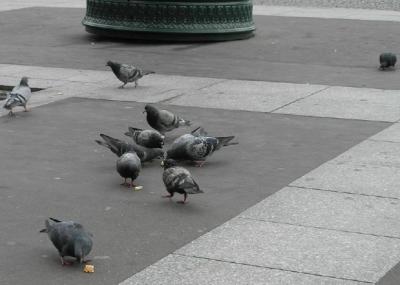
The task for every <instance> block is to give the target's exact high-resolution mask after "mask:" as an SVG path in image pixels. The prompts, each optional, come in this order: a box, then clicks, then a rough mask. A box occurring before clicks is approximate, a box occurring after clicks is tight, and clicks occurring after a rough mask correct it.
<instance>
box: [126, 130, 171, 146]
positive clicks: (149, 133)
mask: <svg viewBox="0 0 400 285" xmlns="http://www.w3.org/2000/svg"><path fill="white" fill-rule="evenodd" d="M125 135H126V136H128V137H131V138H132V139H133V141H134V142H135V143H137V144H138V145H141V146H144V147H148V148H162V147H163V145H164V138H165V136H163V135H161V134H160V133H159V132H157V131H155V130H142V129H138V128H132V127H129V131H128V132H126V133H125Z"/></svg>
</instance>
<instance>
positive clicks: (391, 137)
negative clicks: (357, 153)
mask: <svg viewBox="0 0 400 285" xmlns="http://www.w3.org/2000/svg"><path fill="white" fill-rule="evenodd" d="M370 139H371V140H377V141H390V142H400V124H399V123H396V124H393V125H391V126H390V127H388V128H386V129H384V130H383V131H381V132H379V133H377V134H376V135H374V136H372V137H371V138H370Z"/></svg>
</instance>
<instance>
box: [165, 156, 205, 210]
mask: <svg viewBox="0 0 400 285" xmlns="http://www.w3.org/2000/svg"><path fill="white" fill-rule="evenodd" d="M161 165H162V166H163V167H164V172H163V176H162V179H163V182H164V185H165V187H166V189H167V191H168V192H169V195H166V196H163V197H164V198H172V197H173V196H174V193H179V194H183V200H182V201H179V202H178V203H182V204H184V203H185V202H186V198H187V195H188V194H198V193H204V192H203V190H201V189H200V187H199V185H198V184H197V183H196V181H194V179H193V177H192V175H191V174H190V172H189V171H188V170H187V169H186V168H183V167H180V166H177V164H176V161H175V160H173V159H167V160H163V161H162V163H161Z"/></svg>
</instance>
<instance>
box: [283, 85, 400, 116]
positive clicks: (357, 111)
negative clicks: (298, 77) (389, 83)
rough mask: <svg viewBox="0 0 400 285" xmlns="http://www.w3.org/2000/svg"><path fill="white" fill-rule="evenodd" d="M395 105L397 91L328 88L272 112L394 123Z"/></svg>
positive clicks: (397, 113)
mask: <svg viewBox="0 0 400 285" xmlns="http://www.w3.org/2000/svg"><path fill="white" fill-rule="evenodd" d="M399 105H400V96H399V94H398V92H397V91H392V90H374V89H368V90H365V89H362V88H350V87H331V88H328V89H326V90H324V91H322V92H319V93H317V94H315V95H313V96H310V97H307V98H305V99H303V100H299V101H297V102H295V103H293V104H290V105H288V106H286V107H284V108H282V109H279V110H277V111H276V112H277V113H284V114H296V115H305V116H323V117H333V118H346V119H360V120H380V121H388V122H395V121H398V120H399V119H400V109H399V108H398V107H397V106H399Z"/></svg>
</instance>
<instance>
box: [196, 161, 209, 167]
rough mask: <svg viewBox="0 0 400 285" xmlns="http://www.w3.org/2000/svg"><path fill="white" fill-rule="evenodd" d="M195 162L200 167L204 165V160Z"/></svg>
mask: <svg viewBox="0 0 400 285" xmlns="http://www.w3.org/2000/svg"><path fill="white" fill-rule="evenodd" d="M195 163H196V166H197V167H202V166H203V165H204V163H206V161H205V160H202V161H195Z"/></svg>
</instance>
